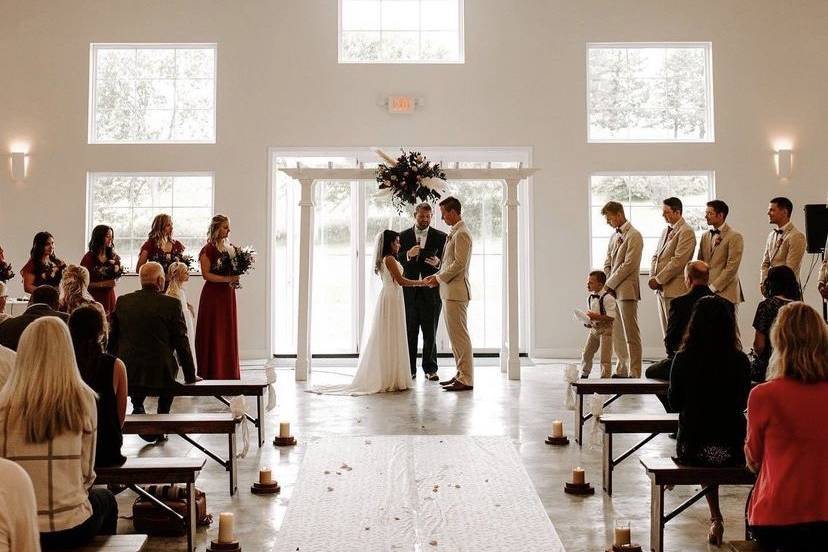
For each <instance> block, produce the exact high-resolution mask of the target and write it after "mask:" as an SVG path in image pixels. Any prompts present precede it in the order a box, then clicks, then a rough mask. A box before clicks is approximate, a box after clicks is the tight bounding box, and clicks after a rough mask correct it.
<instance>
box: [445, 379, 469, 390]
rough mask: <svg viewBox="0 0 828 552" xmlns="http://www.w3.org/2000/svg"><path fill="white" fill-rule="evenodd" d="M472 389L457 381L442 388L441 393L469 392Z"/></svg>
mask: <svg viewBox="0 0 828 552" xmlns="http://www.w3.org/2000/svg"><path fill="white" fill-rule="evenodd" d="M472 389H474V386H472V385H466V384H464V383H460V382H459V381H455V382H454V383H452V384H451V385H446V386H445V387H443V391H471V390H472Z"/></svg>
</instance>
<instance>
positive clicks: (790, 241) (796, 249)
mask: <svg viewBox="0 0 828 552" xmlns="http://www.w3.org/2000/svg"><path fill="white" fill-rule="evenodd" d="M792 214H793V203H791V200H790V199H788V198H787V197H775V198H773V199H772V200H770V204H769V205H768V222H770V223H771V224H773V225H775V226H776V229H775V230H771V233H770V234H768V241H767V242H766V243H765V253H764V255H762V268H761V269H760V271H759V289H760V290H761V289H762V284H763V283H764V282H765V279H766V278H767V277H768V270H769V269H770V268H771V267H774V266H783V265H784V266H787V267H788V268H790V269H791V270H793V272H794V274H796V279H797V280H799V267H800V266H801V265H802V258H803V257H804V256H805V234H803V233H802V232H800V231H799V230H797V228H796V226H794V224H793V222H791V215H792Z"/></svg>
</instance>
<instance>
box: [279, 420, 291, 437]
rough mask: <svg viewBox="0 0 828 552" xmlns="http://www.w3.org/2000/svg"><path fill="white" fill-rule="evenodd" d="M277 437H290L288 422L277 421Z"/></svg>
mask: <svg viewBox="0 0 828 552" xmlns="http://www.w3.org/2000/svg"><path fill="white" fill-rule="evenodd" d="M279 437H290V422H280V423H279Z"/></svg>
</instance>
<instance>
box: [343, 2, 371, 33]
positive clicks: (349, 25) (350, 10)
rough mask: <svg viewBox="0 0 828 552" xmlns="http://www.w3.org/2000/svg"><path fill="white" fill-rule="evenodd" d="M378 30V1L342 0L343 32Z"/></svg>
mask: <svg viewBox="0 0 828 552" xmlns="http://www.w3.org/2000/svg"><path fill="white" fill-rule="evenodd" d="M379 28H380V2H379V0H342V29H343V30H346V31H375V30H378V29H379Z"/></svg>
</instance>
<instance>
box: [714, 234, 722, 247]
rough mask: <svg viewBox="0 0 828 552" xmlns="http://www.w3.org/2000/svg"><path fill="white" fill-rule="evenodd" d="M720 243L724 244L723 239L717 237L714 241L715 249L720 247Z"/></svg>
mask: <svg viewBox="0 0 828 552" xmlns="http://www.w3.org/2000/svg"><path fill="white" fill-rule="evenodd" d="M720 243H722V237H721V236H716V239H715V240H713V246H714V247H715V246H718V245H719V244H720Z"/></svg>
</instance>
